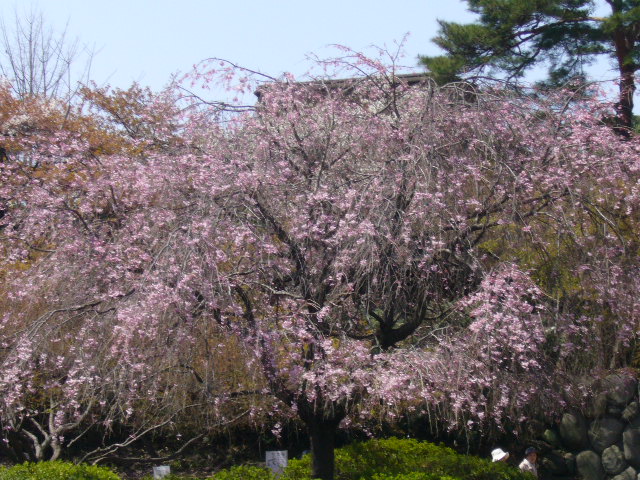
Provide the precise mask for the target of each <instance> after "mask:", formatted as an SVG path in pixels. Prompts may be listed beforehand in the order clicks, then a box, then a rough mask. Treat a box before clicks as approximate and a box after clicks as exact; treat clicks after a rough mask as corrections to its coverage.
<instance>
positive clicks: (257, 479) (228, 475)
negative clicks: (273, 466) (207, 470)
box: [207, 465, 276, 480]
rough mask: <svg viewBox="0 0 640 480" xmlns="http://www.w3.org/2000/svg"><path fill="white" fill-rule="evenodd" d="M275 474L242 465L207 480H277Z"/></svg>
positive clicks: (221, 471)
mask: <svg viewBox="0 0 640 480" xmlns="http://www.w3.org/2000/svg"><path fill="white" fill-rule="evenodd" d="M275 478H276V477H275V476H274V474H273V473H272V472H271V470H269V469H268V468H263V467H253V466H249V465H241V466H239V467H231V468H229V469H226V470H220V471H219V472H217V473H216V474H215V475H214V476H213V477H210V478H209V479H207V480H239V479H244V480H275Z"/></svg>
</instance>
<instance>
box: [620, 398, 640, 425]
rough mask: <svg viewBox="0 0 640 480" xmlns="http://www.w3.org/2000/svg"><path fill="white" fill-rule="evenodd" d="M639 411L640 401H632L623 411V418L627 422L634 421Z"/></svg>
mask: <svg viewBox="0 0 640 480" xmlns="http://www.w3.org/2000/svg"><path fill="white" fill-rule="evenodd" d="M638 412H640V409H639V408H638V402H631V403H630V404H629V405H627V408H625V409H624V411H623V412H622V419H623V420H624V421H625V422H632V421H633V420H634V419H635V418H636V417H637V416H638Z"/></svg>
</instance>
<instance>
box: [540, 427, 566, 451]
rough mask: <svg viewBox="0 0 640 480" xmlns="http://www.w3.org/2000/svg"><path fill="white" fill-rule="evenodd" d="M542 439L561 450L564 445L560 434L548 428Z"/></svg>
mask: <svg viewBox="0 0 640 480" xmlns="http://www.w3.org/2000/svg"><path fill="white" fill-rule="evenodd" d="M542 439H543V440H544V441H545V442H547V443H548V444H549V445H551V446H552V447H554V448H560V447H561V445H562V443H561V442H560V437H559V436H558V434H557V433H556V432H555V431H554V430H550V429H548V428H547V429H546V430H545V431H544V432H543V433H542Z"/></svg>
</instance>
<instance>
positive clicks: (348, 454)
mask: <svg viewBox="0 0 640 480" xmlns="http://www.w3.org/2000/svg"><path fill="white" fill-rule="evenodd" d="M335 455H336V473H335V478H336V480H363V479H364V480H531V478H532V477H531V476H530V475H529V474H527V473H524V472H521V471H520V470H517V469H515V468H513V467H511V466H509V465H506V464H504V463H491V462H490V461H489V460H485V459H482V458H479V457H474V456H471V455H460V454H458V453H456V452H455V451H454V450H452V449H450V448H447V447H443V446H439V445H434V444H433V443H429V442H419V441H417V440H413V439H399V438H388V439H380V440H378V439H375V440H369V441H367V442H359V443H353V444H351V445H348V446H346V447H344V448H339V449H336V452H335ZM280 479H281V480H310V479H311V457H310V456H309V455H307V456H305V457H303V458H302V459H301V460H296V459H292V460H290V461H289V465H288V466H287V468H286V470H285V472H284V474H283V475H282V476H281V477H280ZM225 480H226V479H225ZM229 480H231V479H229ZM234 480H235V479H234Z"/></svg>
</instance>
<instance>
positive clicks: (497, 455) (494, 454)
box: [491, 448, 509, 462]
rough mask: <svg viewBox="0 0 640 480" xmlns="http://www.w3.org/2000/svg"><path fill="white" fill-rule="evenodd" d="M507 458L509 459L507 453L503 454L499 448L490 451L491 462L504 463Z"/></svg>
mask: <svg viewBox="0 0 640 480" xmlns="http://www.w3.org/2000/svg"><path fill="white" fill-rule="evenodd" d="M507 458H509V452H505V451H504V450H502V449H501V448H495V449H493V450H491V461H492V462H506V461H507Z"/></svg>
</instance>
